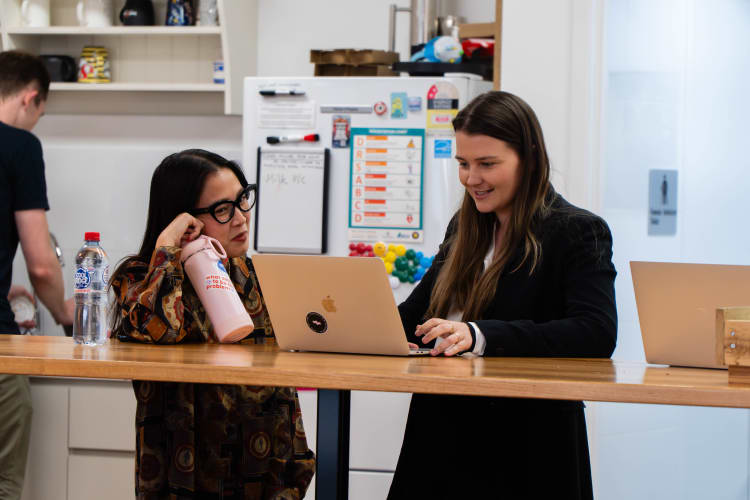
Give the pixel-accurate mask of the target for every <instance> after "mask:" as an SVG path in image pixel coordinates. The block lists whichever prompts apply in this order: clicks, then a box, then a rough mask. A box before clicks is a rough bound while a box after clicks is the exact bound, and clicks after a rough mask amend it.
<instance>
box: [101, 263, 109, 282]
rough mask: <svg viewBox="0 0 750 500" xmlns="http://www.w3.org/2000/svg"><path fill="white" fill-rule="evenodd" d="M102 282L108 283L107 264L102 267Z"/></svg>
mask: <svg viewBox="0 0 750 500" xmlns="http://www.w3.org/2000/svg"><path fill="white" fill-rule="evenodd" d="M102 283H103V284H104V286H107V285H108V284H109V266H107V267H105V268H104V272H103V273H102Z"/></svg>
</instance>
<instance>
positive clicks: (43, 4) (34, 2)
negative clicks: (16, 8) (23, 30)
mask: <svg viewBox="0 0 750 500" xmlns="http://www.w3.org/2000/svg"><path fill="white" fill-rule="evenodd" d="M21 23H22V24H23V25H24V26H31V27H34V28H41V27H45V26H49V0H23V1H22V2H21Z"/></svg>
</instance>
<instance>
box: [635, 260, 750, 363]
mask: <svg viewBox="0 0 750 500" xmlns="http://www.w3.org/2000/svg"><path fill="white" fill-rule="evenodd" d="M630 271H631V273H632V275H633V288H634V290H635V301H636V305H637V307H638V319H639V321H640V323H641V336H642V338H643V349H644V351H645V352H646V361H648V362H649V363H658V364H667V365H675V366H693V367H702V368H726V365H724V354H723V349H721V348H719V347H717V341H716V309H717V308H720V307H733V306H748V305H750V266H724V265H715V264H677V263H670V262H631V263H630ZM722 345H723V344H722Z"/></svg>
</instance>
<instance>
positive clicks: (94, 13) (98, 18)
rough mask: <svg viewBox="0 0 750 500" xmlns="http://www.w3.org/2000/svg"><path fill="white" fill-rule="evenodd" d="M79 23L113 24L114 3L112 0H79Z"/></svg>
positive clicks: (95, 25) (77, 6)
mask: <svg viewBox="0 0 750 500" xmlns="http://www.w3.org/2000/svg"><path fill="white" fill-rule="evenodd" d="M76 17H78V24H79V25H81V26H87V27H103V26H112V19H113V17H114V5H113V1H112V0H78V4H77V5H76Z"/></svg>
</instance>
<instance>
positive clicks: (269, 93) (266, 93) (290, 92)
mask: <svg viewBox="0 0 750 500" xmlns="http://www.w3.org/2000/svg"><path fill="white" fill-rule="evenodd" d="M259 92H260V95H264V96H272V95H305V91H304V90H260V91H259Z"/></svg>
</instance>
